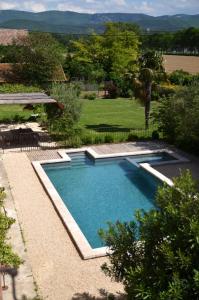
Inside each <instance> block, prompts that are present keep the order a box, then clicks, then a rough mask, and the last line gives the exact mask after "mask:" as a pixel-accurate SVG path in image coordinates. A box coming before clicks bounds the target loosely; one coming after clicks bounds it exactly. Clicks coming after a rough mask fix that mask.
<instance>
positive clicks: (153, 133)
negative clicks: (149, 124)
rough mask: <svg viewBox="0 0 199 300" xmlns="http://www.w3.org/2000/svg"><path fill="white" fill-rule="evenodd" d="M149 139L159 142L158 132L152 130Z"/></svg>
mask: <svg viewBox="0 0 199 300" xmlns="http://www.w3.org/2000/svg"><path fill="white" fill-rule="evenodd" d="M151 138H152V140H159V138H160V135H159V132H158V131H157V130H154V131H153V132H152V135H151Z"/></svg>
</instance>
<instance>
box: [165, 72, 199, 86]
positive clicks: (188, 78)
mask: <svg viewBox="0 0 199 300" xmlns="http://www.w3.org/2000/svg"><path fill="white" fill-rule="evenodd" d="M169 80H170V82H171V83H172V84H176V85H184V86H186V85H191V84H193V83H194V82H196V81H199V74H198V75H192V74H190V73H188V72H185V71H183V70H176V71H174V72H172V73H171V74H170V75H169Z"/></svg>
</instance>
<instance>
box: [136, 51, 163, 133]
mask: <svg viewBox="0 0 199 300" xmlns="http://www.w3.org/2000/svg"><path fill="white" fill-rule="evenodd" d="M160 74H164V67H163V57H162V55H161V54H160V53H158V52H156V51H146V52H145V53H143V54H142V56H141V57H140V72H139V80H137V79H136V78H134V83H133V84H134V89H135V95H136V96H137V97H138V98H139V99H140V100H141V102H142V103H143V104H144V107H145V128H146V129H148V128H149V118H150V109H151V100H152V86H153V80H155V78H158V77H160Z"/></svg>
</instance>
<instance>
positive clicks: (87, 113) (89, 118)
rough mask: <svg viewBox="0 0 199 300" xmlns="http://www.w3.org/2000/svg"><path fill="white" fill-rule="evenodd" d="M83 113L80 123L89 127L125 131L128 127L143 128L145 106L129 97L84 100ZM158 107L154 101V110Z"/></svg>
mask: <svg viewBox="0 0 199 300" xmlns="http://www.w3.org/2000/svg"><path fill="white" fill-rule="evenodd" d="M82 105H83V106H82V115H81V119H80V124H81V125H83V126H85V127H86V128H87V129H93V128H100V127H101V128H103V127H107V128H110V129H111V128H114V130H117V128H118V131H121V130H123V131H125V130H126V129H130V128H131V129H132V128H134V129H143V128H144V126H145V122H144V107H143V106H141V105H140V103H139V102H138V101H135V100H129V99H97V100H93V101H92V100H82ZM156 107H157V103H156V102H152V110H153V109H155V108H156Z"/></svg>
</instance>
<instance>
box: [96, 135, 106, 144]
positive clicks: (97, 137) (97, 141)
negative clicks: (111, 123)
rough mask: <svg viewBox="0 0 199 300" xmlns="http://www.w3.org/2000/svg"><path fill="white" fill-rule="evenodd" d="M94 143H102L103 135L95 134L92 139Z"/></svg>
mask: <svg viewBox="0 0 199 300" xmlns="http://www.w3.org/2000/svg"><path fill="white" fill-rule="evenodd" d="M94 143H95V144H103V143H104V138H103V136H101V135H98V136H96V137H95V140H94Z"/></svg>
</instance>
